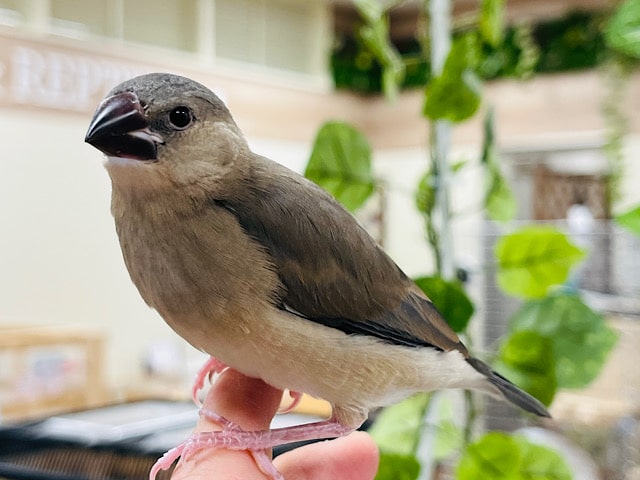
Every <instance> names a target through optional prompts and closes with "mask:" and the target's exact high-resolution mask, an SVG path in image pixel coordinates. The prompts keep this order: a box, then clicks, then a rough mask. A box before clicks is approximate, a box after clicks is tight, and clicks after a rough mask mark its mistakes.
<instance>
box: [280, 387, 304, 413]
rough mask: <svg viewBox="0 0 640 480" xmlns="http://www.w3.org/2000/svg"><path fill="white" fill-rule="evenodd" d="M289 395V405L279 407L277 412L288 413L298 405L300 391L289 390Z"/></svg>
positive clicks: (300, 396)
mask: <svg viewBox="0 0 640 480" xmlns="http://www.w3.org/2000/svg"><path fill="white" fill-rule="evenodd" d="M289 396H290V397H291V403H290V404H289V405H287V406H286V407H281V408H280V409H279V410H278V413H289V412H290V411H292V410H293V409H294V408H296V407H297V406H298V404H299V403H300V399H301V398H302V393H300V392H293V391H291V390H289Z"/></svg>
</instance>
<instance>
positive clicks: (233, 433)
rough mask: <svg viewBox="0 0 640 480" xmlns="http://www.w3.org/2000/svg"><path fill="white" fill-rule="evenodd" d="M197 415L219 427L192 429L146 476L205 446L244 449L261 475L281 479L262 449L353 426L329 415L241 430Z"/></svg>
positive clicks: (206, 413)
mask: <svg viewBox="0 0 640 480" xmlns="http://www.w3.org/2000/svg"><path fill="white" fill-rule="evenodd" d="M200 415H202V416H204V417H206V418H207V419H208V420H210V421H211V422H214V423H217V424H219V425H220V426H221V427H222V430H217V431H213V432H199V433H194V434H193V435H192V436H191V437H189V438H188V439H187V440H185V441H184V442H183V443H182V444H180V445H178V446H177V447H175V448H172V449H171V450H169V451H168V452H167V453H165V454H164V455H163V456H162V457H161V458H160V459H159V460H158V461H157V462H156V464H155V465H154V466H153V468H152V469H151V473H150V476H149V478H150V479H151V480H154V479H155V476H156V474H157V473H158V471H160V470H166V469H168V468H170V467H171V465H172V464H173V462H174V461H175V460H176V458H178V457H180V461H181V462H186V461H188V459H189V456H191V455H193V454H194V453H196V452H198V451H200V450H203V449H205V448H226V449H229V450H248V451H250V452H251V455H252V456H253V458H254V459H255V461H256V464H257V466H258V467H259V468H260V470H261V471H262V472H263V473H264V474H265V475H267V476H269V477H270V478H271V479H272V480H282V479H283V477H282V475H281V474H280V473H279V472H278V471H277V469H276V468H275V467H274V466H273V464H272V463H271V461H270V459H269V456H268V454H267V453H266V450H267V449H269V448H272V447H275V446H277V445H284V444H287V443H293V442H302V441H306V440H317V439H321V438H334V437H341V436H343V435H347V434H349V433H351V432H352V431H354V430H355V428H354V427H351V426H348V425H343V424H342V423H340V422H339V421H338V420H336V419H335V418H331V419H329V420H324V421H321V422H315V423H308V424H303V425H295V426H292V427H285V428H276V429H274V430H258V431H245V430H242V429H241V428H240V427H238V426H237V425H236V424H234V423H233V422H231V421H229V420H227V419H226V418H224V417H222V416H220V415H218V414H217V413H215V412H213V411H211V410H206V409H202V410H200Z"/></svg>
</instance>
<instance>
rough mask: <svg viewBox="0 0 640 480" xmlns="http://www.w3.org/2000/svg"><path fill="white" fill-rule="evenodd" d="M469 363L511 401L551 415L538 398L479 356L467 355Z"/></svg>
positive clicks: (524, 407) (522, 406) (539, 413)
mask: <svg viewBox="0 0 640 480" xmlns="http://www.w3.org/2000/svg"><path fill="white" fill-rule="evenodd" d="M465 360H466V361H467V363H469V365H471V366H472V367H473V368H475V369H476V370H477V371H478V372H480V373H481V374H483V375H484V376H485V377H487V379H488V380H489V382H491V384H492V385H493V386H495V387H496V388H497V389H498V390H500V393H502V395H504V397H505V398H506V399H507V400H509V401H510V402H511V403H513V404H515V405H517V406H518V407H520V408H522V409H523V410H526V411H527V412H531V413H535V414H536V415H539V416H541V417H551V414H550V413H549V411H548V410H547V408H546V407H545V406H544V405H543V404H542V403H541V402H540V401H539V400H538V399H537V398H534V397H532V396H531V395H529V394H528V393H527V392H525V391H523V390H521V389H520V388H518V387H516V386H515V385H514V384H513V383H511V382H510V381H509V380H507V379H506V378H504V377H503V376H502V375H500V374H499V373H496V372H494V371H493V370H492V369H491V367H490V366H489V365H487V364H486V363H484V362H483V361H482V360H478V359H477V358H472V357H467V358H466V359H465Z"/></svg>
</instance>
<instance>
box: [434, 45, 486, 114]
mask: <svg viewBox="0 0 640 480" xmlns="http://www.w3.org/2000/svg"><path fill="white" fill-rule="evenodd" d="M477 63H478V45H477V38H476V36H475V35H472V34H467V35H463V36H461V37H459V38H458V39H456V40H455V41H454V42H453V46H452V47H451V50H450V51H449V55H448V56H447V60H446V62H445V64H444V68H443V69H442V73H441V74H440V75H439V76H438V77H436V78H434V79H433V80H432V81H431V82H430V83H429V85H428V86H427V90H426V99H425V103H424V112H423V113H424V115H425V116H426V117H428V118H430V119H431V120H450V121H452V122H461V121H463V120H466V119H468V118H470V117H471V116H473V114H475V113H476V111H477V110H478V108H479V107H480V102H481V100H482V97H481V91H480V89H481V82H480V79H479V78H478V76H477V75H476V73H475V71H474V69H475V66H476V65H477Z"/></svg>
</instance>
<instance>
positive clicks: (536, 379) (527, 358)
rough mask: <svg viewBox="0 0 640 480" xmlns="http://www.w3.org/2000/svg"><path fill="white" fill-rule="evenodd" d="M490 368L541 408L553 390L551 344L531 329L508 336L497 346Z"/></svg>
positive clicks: (549, 398)
mask: <svg viewBox="0 0 640 480" xmlns="http://www.w3.org/2000/svg"><path fill="white" fill-rule="evenodd" d="M493 367H494V368H495V369H496V371H497V372H499V373H501V374H502V375H504V376H505V377H507V378H508V379H509V380H511V381H512V382H514V383H515V384H516V385H518V386H519V387H520V388H522V389H523V390H525V391H526V392H528V393H530V394H531V395H533V396H534V397H536V398H537V399H538V400H540V401H541V402H542V403H544V404H545V405H550V404H551V402H552V401H553V397H554V396H555V393H556V389H557V382H556V362H555V356H554V350H553V342H552V341H551V340H550V339H549V338H547V337H544V336H542V335H540V334H539V333H538V332H536V331H534V330H523V331H517V332H514V333H512V334H511V335H510V336H509V337H508V338H507V339H506V340H505V341H504V342H503V344H502V345H501V347H500V353H499V355H498V359H497V361H496V362H495V363H494V365H493Z"/></svg>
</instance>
